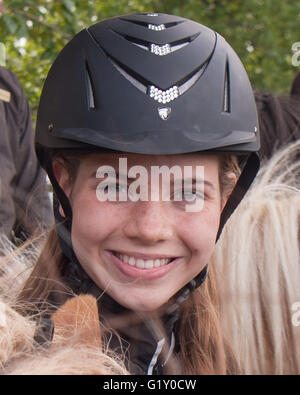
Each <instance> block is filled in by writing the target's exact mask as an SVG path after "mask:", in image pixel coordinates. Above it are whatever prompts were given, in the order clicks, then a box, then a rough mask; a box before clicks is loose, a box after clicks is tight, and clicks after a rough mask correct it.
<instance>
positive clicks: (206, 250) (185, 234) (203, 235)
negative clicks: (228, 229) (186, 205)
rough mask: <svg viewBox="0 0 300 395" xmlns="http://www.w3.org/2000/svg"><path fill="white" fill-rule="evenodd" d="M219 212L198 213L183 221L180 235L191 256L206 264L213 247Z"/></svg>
mask: <svg viewBox="0 0 300 395" xmlns="http://www.w3.org/2000/svg"><path fill="white" fill-rule="evenodd" d="M219 221H220V216H219V213H215V214H214V215H211V214H210V215H204V214H202V215H201V214H199V215H198V216H194V217H193V218H192V219H191V220H190V221H188V220H187V221H185V222H184V223H185V225H184V228H182V231H181V235H182V238H183V239H184V241H185V243H186V245H187V246H188V248H189V250H190V251H191V254H192V256H191V258H192V259H197V260H201V261H203V264H206V263H207V261H208V260H209V258H210V256H211V254H212V253H213V251H214V248H215V242H216V236H217V232H218V228H219Z"/></svg>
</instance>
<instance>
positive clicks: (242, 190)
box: [216, 152, 260, 241]
mask: <svg viewBox="0 0 300 395" xmlns="http://www.w3.org/2000/svg"><path fill="white" fill-rule="evenodd" d="M259 166H260V160H259V157H258V155H257V154H256V153H255V152H252V154H251V155H250V156H249V158H248V160H247V162H246V164H245V166H244V168H243V171H242V173H241V175H240V177H239V179H238V182H237V183H236V185H235V187H234V189H233V191H232V193H231V195H230V197H229V199H228V200H227V203H226V204H225V207H224V208H223V211H222V214H221V218H220V225H219V230H218V234H217V238H216V241H218V240H219V237H220V236H221V233H222V230H223V228H224V225H225V224H226V222H227V220H228V218H229V217H230V216H231V214H232V213H233V212H234V210H235V209H236V208H237V206H238V205H239V203H240V202H241V200H242V199H243V197H244V196H245V194H246V192H247V191H248V189H249V188H250V186H251V184H252V182H253V180H254V178H255V177H256V174H257V173H258V170H259Z"/></svg>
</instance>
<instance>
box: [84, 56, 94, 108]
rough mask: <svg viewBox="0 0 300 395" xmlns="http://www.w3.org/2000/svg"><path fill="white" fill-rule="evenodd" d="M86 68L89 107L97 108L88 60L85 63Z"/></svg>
mask: <svg viewBox="0 0 300 395" xmlns="http://www.w3.org/2000/svg"><path fill="white" fill-rule="evenodd" d="M85 70H86V88H87V98H88V107H89V109H90V110H94V109H95V95H94V90H93V86H92V81H91V76H90V70H89V67H88V64H87V62H86V63H85Z"/></svg>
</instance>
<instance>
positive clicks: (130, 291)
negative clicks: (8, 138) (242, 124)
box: [54, 153, 225, 311]
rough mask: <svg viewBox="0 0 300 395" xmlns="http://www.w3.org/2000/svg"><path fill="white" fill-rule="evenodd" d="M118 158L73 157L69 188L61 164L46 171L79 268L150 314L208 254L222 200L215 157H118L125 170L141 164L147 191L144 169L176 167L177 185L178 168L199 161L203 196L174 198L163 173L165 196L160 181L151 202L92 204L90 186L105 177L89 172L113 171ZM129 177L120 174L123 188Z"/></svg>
mask: <svg viewBox="0 0 300 395" xmlns="http://www.w3.org/2000/svg"><path fill="white" fill-rule="evenodd" d="M124 157H125V155H119V154H91V155H89V156H87V157H86V158H84V159H83V160H82V161H81V164H80V166H79V170H78V174H77V177H76V180H75V182H74V183H73V185H71V183H70V180H69V177H68V173H67V171H66V170H65V169H64V168H63V167H59V166H58V165H54V171H55V173H56V177H57V179H58V181H59V183H60V185H61V187H62V188H63V189H64V190H65V192H66V194H67V195H68V196H69V199H70V202H71V205H72V210H73V222H72V242H73V248H74V251H75V254H76V256H77V258H78V260H79V262H80V263H81V265H82V266H83V268H84V270H85V271H86V272H87V273H88V274H89V276H90V277H91V278H92V279H93V280H94V282H95V283H96V284H97V285H98V286H99V287H100V288H101V289H103V290H105V291H106V292H108V293H109V295H110V296H111V297H113V298H114V299H115V300H116V301H117V302H118V303H120V304H121V305H123V306H125V307H127V308H129V309H132V310H135V311H153V310H155V309H157V308H159V307H160V306H162V305H163V304H164V303H166V302H167V301H168V300H169V299H170V298H171V297H172V296H173V295H174V294H175V293H176V292H177V291H179V290H180V289H181V288H182V287H183V286H184V285H185V284H187V283H188V282H189V281H190V280H192V279H193V278H194V277H195V276H196V275H197V274H199V273H200V271H201V270H202V269H203V267H204V266H205V265H206V264H207V263H208V261H209V259H210V257H211V255H212V252H213V250H214V246H215V241H216V234H217V231H218V227H219V220H220V214H221V210H222V208H223V206H224V204H225V201H224V199H222V198H221V194H220V187H219V160H218V157H217V156H215V155H199V154H198V153H197V154H185V155H167V156H165V155H162V156H159V155H138V154H126V158H127V167H128V169H130V168H131V167H132V166H136V165H139V166H143V167H144V168H146V169H147V174H148V175H149V177H148V178H149V180H148V182H147V181H146V184H147V187H148V196H151V189H153V188H156V187H155V186H153V184H151V177H150V175H151V169H152V166H163V165H165V166H167V167H168V169H170V168H172V166H175V165H176V166H179V167H180V168H181V170H182V171H181V175H182V177H180V180H182V185H183V179H184V166H192V167H193V169H195V168H196V166H204V196H203V195H202V194H201V193H197V194H196V195H193V194H192V193H187V194H183V196H182V200H176V196H180V195H178V193H179V191H178V188H177V184H176V183H175V182H173V181H172V177H171V183H169V184H170V197H171V198H170V200H166V199H163V195H162V193H161V190H163V188H162V186H163V183H164V182H161V183H160V186H159V191H160V192H159V193H160V195H159V199H158V201H153V200H152V201H151V199H150V198H149V199H148V200H147V201H142V200H140V201H132V200H130V199H128V200H127V201H118V199H117V200H116V201H111V199H110V200H107V201H100V200H99V198H98V197H99V196H98V197H97V193H96V192H97V190H99V189H97V187H98V188H99V184H100V183H101V181H103V180H104V179H105V178H97V177H96V174H97V173H96V172H97V169H98V168H99V166H104V165H109V166H112V167H113V168H114V169H115V170H116V173H118V169H119V158H124ZM193 174H195V173H193ZM98 175H99V173H98ZM138 178H139V176H137V178H136V180H137V179H138ZM143 180H144V182H145V180H147V178H144V179H143ZM106 181H108V179H106ZM112 181H113V180H112ZM133 181H134V179H132V178H128V186H127V187H129V186H130V183H132V182H133ZM122 182H123V184H120V185H118V184H117V188H116V192H117V196H118V193H119V191H121V192H122V191H123V192H124V187H125V188H126V186H125V184H124V180H123V181H122ZM112 185H113V184H112ZM176 188H177V189H176ZM182 189H183V188H182ZM139 191H141V188H140V190H139ZM193 197H196V199H197V201H198V202H199V201H202V202H203V199H204V206H203V208H202V210H199V211H198V212H189V211H188V210H187V207H188V206H189V205H191V204H194V203H195V200H194V201H191V200H190V199H191V198H193Z"/></svg>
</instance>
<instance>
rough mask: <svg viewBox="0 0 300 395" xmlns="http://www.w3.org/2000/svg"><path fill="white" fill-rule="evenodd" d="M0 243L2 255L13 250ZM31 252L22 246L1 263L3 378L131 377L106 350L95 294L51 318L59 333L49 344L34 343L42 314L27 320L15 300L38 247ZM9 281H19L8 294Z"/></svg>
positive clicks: (0, 366) (0, 356)
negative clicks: (19, 376) (44, 375)
mask: <svg viewBox="0 0 300 395" xmlns="http://www.w3.org/2000/svg"><path fill="white" fill-rule="evenodd" d="M0 242H1V246H2V247H3V251H10V250H11V248H12V246H11V243H10V242H9V240H7V239H6V238H5V237H4V236H3V237H0ZM5 245H6V246H5ZM28 247H29V245H28V244H27V248H28ZM31 249H32V251H27V252H26V249H24V248H23V249H22V248H19V249H17V250H15V251H14V253H13V254H12V253H10V254H8V255H7V256H4V257H3V258H2V259H1V260H0V268H1V271H2V275H1V276H0V374H2V375H37V374H38V375H41V374H46V375H53V374H60V375H63V374H68V375H70V374H76V375H78V374H81V375H83V374H88V375H91V374H93V375H99V374H100V375H107V374H110V375H111V374H117V375H120V374H123V375H124V374H129V372H128V371H127V370H126V368H125V366H124V361H123V360H122V359H121V357H120V356H117V355H115V354H113V353H112V352H109V351H108V350H104V351H103V350H102V346H101V330H100V324H99V319H98V311H97V307H96V305H97V302H96V299H94V298H93V297H91V296H88V295H85V296H79V297H77V298H73V299H70V300H69V301H68V302H67V304H66V305H64V306H62V307H61V308H60V309H59V310H58V311H57V312H56V313H55V314H54V315H53V316H52V319H53V320H54V323H55V331H54V337H53V341H52V343H51V345H48V347H40V346H39V345H38V344H37V343H36V342H35V334H36V333H37V330H38V327H39V320H38V319H37V318H39V316H40V314H42V313H43V311H35V316H33V317H29V316H26V317H25V316H23V315H21V314H20V313H18V311H17V310H19V311H22V310H23V309H24V308H22V306H21V305H20V304H17V302H16V290H17V289H19V288H20V286H21V285H22V282H23V281H24V280H25V276H28V275H29V274H28V270H30V268H32V260H31V259H30V258H29V257H32V256H33V255H34V254H35V253H36V251H37V250H38V248H37V246H36V245H35V246H31ZM3 251H2V252H3ZM32 254H33V255H32ZM8 257H10V259H9V262H8ZM7 263H10V265H9V266H8V265H7ZM24 268H25V270H24ZM25 273H26V274H25ZM20 275H24V276H21V277H20ZM8 279H9V280H10V282H11V284H13V283H14V282H15V283H17V284H14V287H13V288H14V290H13V292H7V291H8V289H7V287H6V282H7V280H8Z"/></svg>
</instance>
